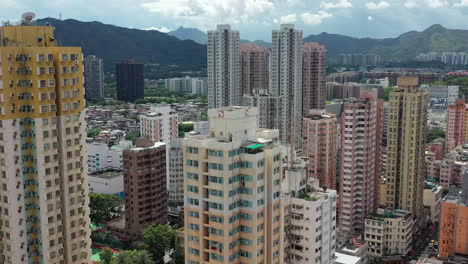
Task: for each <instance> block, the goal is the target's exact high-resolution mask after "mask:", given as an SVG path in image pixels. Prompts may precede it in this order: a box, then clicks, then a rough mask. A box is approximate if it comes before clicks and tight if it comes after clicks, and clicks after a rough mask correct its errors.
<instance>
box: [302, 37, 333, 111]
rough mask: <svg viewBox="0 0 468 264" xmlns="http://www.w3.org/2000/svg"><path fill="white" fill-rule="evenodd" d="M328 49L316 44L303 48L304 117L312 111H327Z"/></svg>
mask: <svg viewBox="0 0 468 264" xmlns="http://www.w3.org/2000/svg"><path fill="white" fill-rule="evenodd" d="M326 67H327V49H326V48H325V46H322V45H320V44H318V43H316V42H307V43H304V47H303V48H302V69H303V73H302V78H303V79H302V115H304V116H307V115H308V114H309V110H310V109H325V98H326V96H327V90H326V85H325V82H326Z"/></svg>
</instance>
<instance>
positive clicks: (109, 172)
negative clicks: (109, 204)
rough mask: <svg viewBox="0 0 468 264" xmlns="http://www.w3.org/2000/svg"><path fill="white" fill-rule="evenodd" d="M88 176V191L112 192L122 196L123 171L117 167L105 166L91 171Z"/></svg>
mask: <svg viewBox="0 0 468 264" xmlns="http://www.w3.org/2000/svg"><path fill="white" fill-rule="evenodd" d="M88 177H89V183H88V184H89V192H92V193H102V194H113V195H118V196H120V197H124V185H123V184H124V180H123V172H122V170H121V169H118V168H106V169H104V170H100V171H96V172H91V173H89V175H88Z"/></svg>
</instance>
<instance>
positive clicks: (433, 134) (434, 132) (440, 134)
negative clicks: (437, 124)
mask: <svg viewBox="0 0 468 264" xmlns="http://www.w3.org/2000/svg"><path fill="white" fill-rule="evenodd" d="M437 138H445V131H444V130H443V129H442V128H434V129H431V130H429V131H428V132H427V136H426V139H427V143H431V142H432V141H434V140H435V139H437Z"/></svg>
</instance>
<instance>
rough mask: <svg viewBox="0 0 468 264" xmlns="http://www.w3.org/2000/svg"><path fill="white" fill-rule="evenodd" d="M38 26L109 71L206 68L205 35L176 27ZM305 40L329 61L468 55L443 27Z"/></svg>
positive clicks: (465, 37) (463, 34) (467, 40)
mask: <svg viewBox="0 0 468 264" xmlns="http://www.w3.org/2000/svg"><path fill="white" fill-rule="evenodd" d="M37 22H38V23H39V24H45V23H46V22H47V23H49V24H51V25H53V26H54V27H55V37H56V39H57V40H58V41H60V43H61V45H63V46H80V47H82V48H83V52H84V53H85V55H87V54H94V55H97V56H98V57H101V58H103V59H104V62H105V65H106V66H105V67H106V68H107V69H113V65H114V64H115V63H116V62H118V61H120V60H122V59H129V58H130V59H135V60H137V61H141V62H144V63H147V64H160V65H163V66H170V65H178V66H183V67H185V68H198V69H199V68H205V67H206V63H207V62H206V59H207V57H206V56H207V52H206V45H202V44H199V43H197V42H200V43H206V34H205V33H204V32H202V31H200V30H198V29H195V28H183V27H180V28H178V29H177V30H175V31H172V32H170V33H169V34H173V35H176V36H177V37H175V36H170V35H168V34H165V33H162V32H159V31H156V30H139V29H130V28H123V27H117V26H113V25H107V24H103V23H101V22H81V21H77V20H73V19H67V20H63V21H61V20H58V19H54V18H45V19H39V20H37ZM178 38H186V39H187V40H180V39H178ZM189 39H190V40H189ZM192 40H193V41H192ZM304 41H305V42H319V43H321V44H323V45H325V46H326V47H327V50H328V55H329V57H335V56H338V55H339V54H342V53H376V54H379V55H382V56H383V57H384V58H414V57H415V56H417V55H418V54H419V53H426V52H431V51H435V52H443V51H457V52H460V51H467V52H468V30H457V29H447V28H444V27H443V26H441V25H432V26H430V27H429V28H427V29H426V30H424V31H422V32H417V31H410V32H407V33H404V34H402V35H400V36H399V37H396V38H385V39H373V38H354V37H348V36H343V35H338V34H328V33H321V34H318V35H310V36H308V37H306V38H305V39H304ZM247 42H251V41H248V40H241V43H247ZM254 43H256V44H258V45H262V46H266V47H271V43H269V42H266V41H261V40H257V41H254Z"/></svg>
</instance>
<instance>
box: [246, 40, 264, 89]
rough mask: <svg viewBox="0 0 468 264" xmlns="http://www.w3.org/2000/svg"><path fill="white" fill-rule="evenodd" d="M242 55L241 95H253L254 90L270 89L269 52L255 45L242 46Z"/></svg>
mask: <svg viewBox="0 0 468 264" xmlns="http://www.w3.org/2000/svg"><path fill="white" fill-rule="evenodd" d="M240 54H241V59H240V63H241V71H242V72H241V78H242V79H241V80H242V87H241V89H242V91H241V95H251V94H252V93H253V90H257V91H259V90H265V91H268V89H269V73H268V68H269V55H270V53H269V51H268V49H267V48H265V47H262V46H259V45H256V44H254V43H244V44H242V45H241V46H240Z"/></svg>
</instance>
